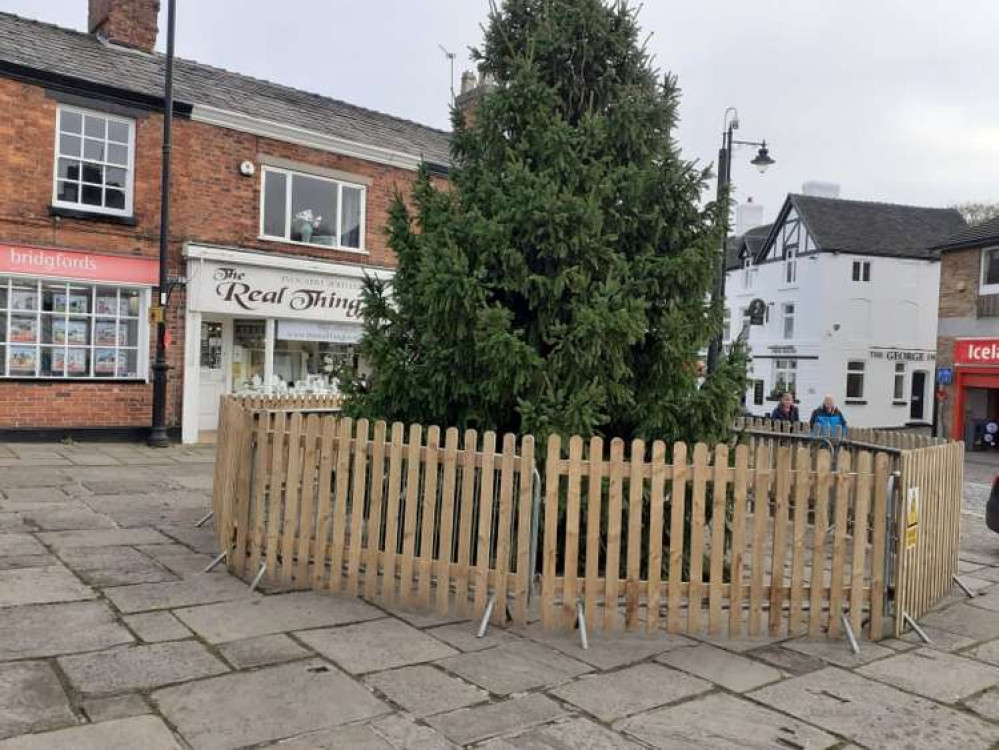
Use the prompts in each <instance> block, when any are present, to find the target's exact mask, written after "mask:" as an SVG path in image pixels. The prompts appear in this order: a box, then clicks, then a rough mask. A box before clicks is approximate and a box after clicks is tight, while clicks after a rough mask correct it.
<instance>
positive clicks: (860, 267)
mask: <svg viewBox="0 0 999 750" xmlns="http://www.w3.org/2000/svg"><path fill="white" fill-rule="evenodd" d="M853 280H854V281H870V280H871V262H870V261H869V260H855V261H853Z"/></svg>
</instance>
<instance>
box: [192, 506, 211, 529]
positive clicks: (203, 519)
mask: <svg viewBox="0 0 999 750" xmlns="http://www.w3.org/2000/svg"><path fill="white" fill-rule="evenodd" d="M214 515H215V511H214V510H210V511H208V512H207V513H206V514H205V515H203V516H202V517H201V518H200V519H199V521H198V522H197V523H196V524H194V528H196V529H200V528H201V527H202V526H204V525H205V524H206V523H208V519H209V518H211V517H212V516H214Z"/></svg>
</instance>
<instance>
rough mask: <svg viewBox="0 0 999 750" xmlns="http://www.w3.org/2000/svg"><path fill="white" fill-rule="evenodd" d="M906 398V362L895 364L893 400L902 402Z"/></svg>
mask: <svg viewBox="0 0 999 750" xmlns="http://www.w3.org/2000/svg"><path fill="white" fill-rule="evenodd" d="M904 398H905V362H896V363H895V387H894V389H893V391H892V399H893V400H895V401H902V400H903V399H904Z"/></svg>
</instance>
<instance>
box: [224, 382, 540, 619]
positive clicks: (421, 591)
mask: <svg viewBox="0 0 999 750" xmlns="http://www.w3.org/2000/svg"><path fill="white" fill-rule="evenodd" d="M221 424H222V428H221V429H222V430H223V434H224V437H223V438H222V439H220V441H219V449H218V461H217V466H216V480H217V482H218V484H216V492H215V511H216V518H217V522H216V528H217V529H218V532H219V541H220V544H221V545H222V548H223V549H227V550H232V551H231V553H230V555H229V560H228V564H229V569H230V570H231V571H232V572H233V573H235V574H236V575H239V576H242V577H252V576H254V575H255V574H256V573H257V572H258V571H259V569H260V566H261V565H262V564H263V565H265V566H266V574H267V578H266V580H267V581H268V582H269V583H271V584H272V585H278V586H283V587H287V588H295V589H305V588H312V589H316V590H329V591H334V592H343V593H347V594H352V595H359V594H362V595H363V596H365V597H366V598H369V599H372V600H377V601H381V602H383V603H385V604H386V605H390V606H403V607H408V608H417V609H429V608H433V609H436V610H437V611H439V612H441V613H442V614H446V613H448V612H457V613H459V614H462V615H466V616H473V615H474V616H481V615H482V614H483V611H484V609H485V607H486V605H487V602H488V600H489V598H490V597H492V596H494V597H495V598H496V600H497V601H499V602H506V601H508V600H509V601H510V602H511V612H512V616H513V619H514V621H515V622H519V623H526V619H527V599H528V588H529V584H530V570H531V565H530V540H531V531H530V529H531V524H532V498H533V491H534V485H533V478H534V477H533V474H534V472H533V469H534V457H533V452H534V441H533V438H531V437H527V438H524V439H523V440H522V441H520V443H519V445H518V443H517V441H516V439H515V437H514V436H513V435H506V436H504V437H503V438H502V444H501V445H498V444H497V443H498V442H500V439H499V438H498V437H497V435H496V434H495V433H493V432H487V433H485V434H483V436H482V441H481V444H480V443H479V440H478V435H477V434H476V432H475V431H474V430H468V431H466V432H465V434H464V435H463V438H462V440H461V441H459V434H458V430H456V429H453V428H452V429H449V430H447V431H446V432H445V434H444V440H443V443H442V442H441V431H440V429H439V428H437V427H430V428H428V429H427V430H426V431H424V430H423V428H421V427H420V426H419V425H411V426H409V428H408V429H406V428H404V426H403V425H402V424H398V423H397V424H394V425H392V426H391V427H389V426H388V425H386V424H385V423H384V422H377V423H375V424H374V425H373V430H372V429H371V428H372V426H371V425H369V423H368V421H367V420H365V419H360V420H357V421H356V422H354V421H353V420H351V419H348V418H342V419H341V418H338V417H336V416H333V415H317V414H309V415H307V416H305V415H303V414H302V413H301V412H292V413H291V414H290V416H289V415H287V414H286V413H285V412H284V411H259V410H256V411H255V410H249V409H244V408H243V407H242V405H241V404H239V403H236V402H235V401H232V402H228V403H224V404H223V413H222V416H221ZM503 615H504V608H503V607H502V606H498V607H496V608H495V610H494V617H495V619H496V620H497V621H500V620H501V619H502V618H503Z"/></svg>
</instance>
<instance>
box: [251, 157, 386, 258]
mask: <svg viewBox="0 0 999 750" xmlns="http://www.w3.org/2000/svg"><path fill="white" fill-rule="evenodd" d="M262 172H263V188H262V199H261V210H260V234H261V236H262V237H263V238H264V239H271V240H280V241H282V242H295V243H300V244H303V245H312V246H319V247H325V248H336V249H345V250H363V249H364V211H365V198H366V192H367V191H366V189H365V187H364V186H363V185H353V184H350V183H347V182H342V181H340V180H332V179H329V178H328V177H319V176H317V175H310V174H302V173H300V172H291V171H288V170H285V169H276V168H274V167H264V169H263V170H262Z"/></svg>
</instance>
